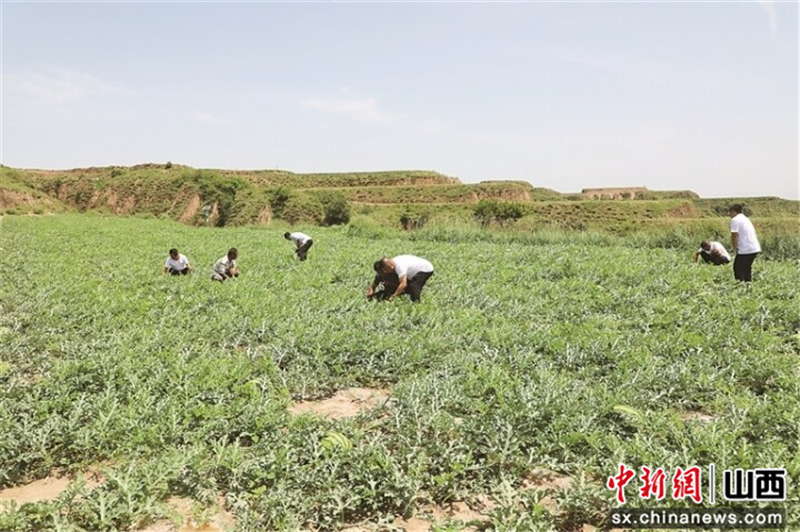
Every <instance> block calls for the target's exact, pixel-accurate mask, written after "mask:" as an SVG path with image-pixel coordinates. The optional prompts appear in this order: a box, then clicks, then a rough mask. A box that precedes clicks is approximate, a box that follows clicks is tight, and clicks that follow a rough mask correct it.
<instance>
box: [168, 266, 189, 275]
mask: <svg viewBox="0 0 800 532" xmlns="http://www.w3.org/2000/svg"><path fill="white" fill-rule="evenodd" d="M187 273H189V268H184V269H182V270H176V269H174V268H170V269H169V274H170V275H186V274H187Z"/></svg>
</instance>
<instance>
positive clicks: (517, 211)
mask: <svg viewBox="0 0 800 532" xmlns="http://www.w3.org/2000/svg"><path fill="white" fill-rule="evenodd" d="M474 213H475V218H477V219H478V221H479V222H480V223H481V225H484V226H487V225H492V224H497V225H499V226H501V227H502V226H506V225H510V224H512V223H514V222H516V221H517V220H519V219H520V218H522V217H523V216H524V215H525V209H524V207H523V206H522V205H520V204H519V203H513V202H507V201H497V200H481V201H479V202H478V205H477V206H476V207H475V211H474Z"/></svg>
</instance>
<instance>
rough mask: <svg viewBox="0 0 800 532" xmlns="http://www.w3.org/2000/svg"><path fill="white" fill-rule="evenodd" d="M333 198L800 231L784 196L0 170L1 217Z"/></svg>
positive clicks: (311, 205)
mask: <svg viewBox="0 0 800 532" xmlns="http://www.w3.org/2000/svg"><path fill="white" fill-rule="evenodd" d="M330 198H340V199H341V201H345V202H347V203H348V204H349V208H350V209H351V212H352V214H353V215H354V216H361V217H368V218H370V219H371V220H372V221H373V222H375V223H377V224H379V225H383V226H394V227H403V228H414V227H421V226H422V225H424V224H425V223H428V222H430V221H433V220H437V219H438V220H442V219H444V220H447V222H448V223H451V222H452V221H453V220H461V221H462V222H463V221H470V220H471V219H472V216H473V209H474V206H475V205H476V204H477V203H478V202H480V201H482V200H489V201H497V202H505V203H508V202H511V203H514V204H516V205H518V206H519V208H520V212H521V213H522V214H523V218H522V220H519V222H518V224H517V227H519V228H523V229H526V228H533V227H538V226H542V225H544V226H557V227H560V228H566V229H591V228H600V229H608V230H613V231H617V232H620V231H622V232H624V231H628V230H633V229H638V228H642V227H647V228H659V227H673V226H674V225H675V224H676V223H679V224H683V225H687V226H692V225H695V226H697V225H698V224H700V225H702V224H706V225H708V222H711V223H712V226H713V227H712V229H713V230H717V231H720V232H721V231H722V230H723V229H724V223H723V222H724V221H725V220H726V218H727V208H728V206H729V205H730V203H731V202H733V201H738V202H741V203H744V204H745V205H746V206H747V208H748V210H749V212H750V213H751V214H752V215H754V216H755V217H756V219H760V220H761V221H762V222H763V223H765V224H767V225H769V226H770V227H775V228H778V229H779V230H780V231H782V232H794V233H796V230H797V226H798V221H800V220H799V219H798V211H799V210H800V203H798V202H797V201H790V200H783V199H780V198H739V199H734V198H717V199H702V198H700V197H699V196H698V195H697V194H695V193H694V192H692V191H685V190H679V191H652V190H648V189H647V188H646V187H631V188H602V189H584V190H583V191H581V192H580V193H572V194H562V193H560V192H557V191H555V190H551V189H548V188H539V187H534V186H533V185H531V184H530V183H528V182H524V181H485V182H482V183H477V184H465V183H462V182H461V181H459V180H458V179H457V178H455V177H450V176H446V175H443V174H440V173H437V172H433V171H393V172H354V173H315V174H298V173H293V172H288V171H283V170H201V169H195V168H191V167H188V166H183V165H177V164H176V165H173V164H171V163H167V164H166V165H156V164H143V165H137V166H132V167H121V166H111V167H100V168H82V169H73V170H65V171H53V170H22V169H13V168H8V167H2V172H0V212H5V213H36V214H44V213H51V212H63V211H79V212H86V211H96V212H100V213H107V214H117V215H153V216H159V217H167V218H171V219H174V220H178V221H180V222H183V223H187V224H194V225H218V226H222V225H246V224H264V223H270V222H272V221H273V219H275V218H283V219H285V220H287V221H289V222H290V223H294V222H296V221H306V222H310V223H323V220H324V214H322V210H323V208H322V207H321V205H322V204H325V203H326V201H329V200H330ZM284 208H286V209H287V211H286V213H291V216H289V215H287V214H286V213H285V212H284ZM717 226H719V227H717Z"/></svg>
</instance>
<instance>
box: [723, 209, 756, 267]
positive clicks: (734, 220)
mask: <svg viewBox="0 0 800 532" xmlns="http://www.w3.org/2000/svg"><path fill="white" fill-rule="evenodd" d="M728 214H729V215H730V217H731V245H732V247H733V252H734V253H736V258H735V259H733V277H734V278H735V279H736V280H737V281H744V282H746V283H749V282H750V281H752V280H753V272H752V268H753V261H754V260H756V257H757V256H758V254H759V253H761V244H759V242H758V237H757V236H756V228H755V227H753V222H751V221H750V219H749V218H748V217H747V216H745V215H744V214H742V206H741V205H739V204H738V203H737V204H736V205H731V208H730V211H728Z"/></svg>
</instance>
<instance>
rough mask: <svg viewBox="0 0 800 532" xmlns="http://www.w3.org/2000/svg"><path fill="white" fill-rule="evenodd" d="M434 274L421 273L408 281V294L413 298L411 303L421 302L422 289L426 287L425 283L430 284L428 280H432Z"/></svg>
mask: <svg viewBox="0 0 800 532" xmlns="http://www.w3.org/2000/svg"><path fill="white" fill-rule="evenodd" d="M431 275H433V272H420V273H418V274H417V275H415V276H414V278H413V279H411V280H410V281H408V284H406V294H408V296H409V297H410V298H411V301H414V302H415V303H416V302H418V301H419V296H420V295H422V288H423V287H424V286H425V283H427V282H428V279H430V278H431Z"/></svg>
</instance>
